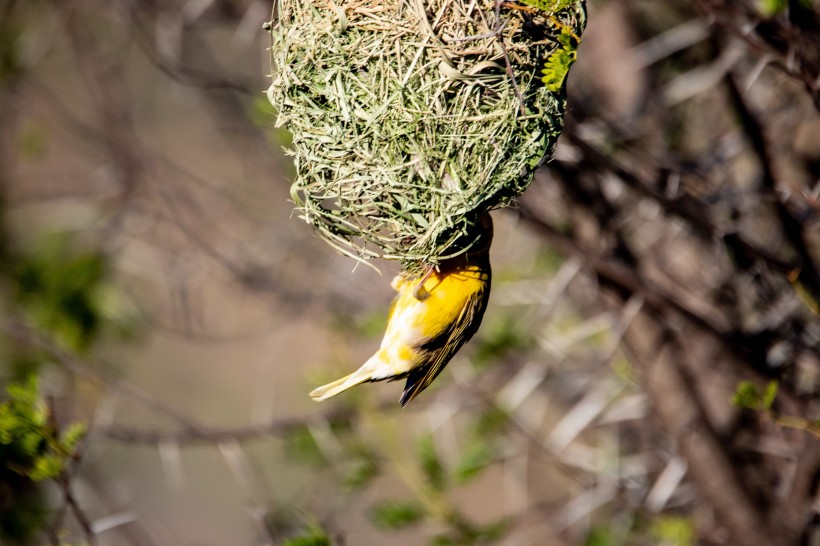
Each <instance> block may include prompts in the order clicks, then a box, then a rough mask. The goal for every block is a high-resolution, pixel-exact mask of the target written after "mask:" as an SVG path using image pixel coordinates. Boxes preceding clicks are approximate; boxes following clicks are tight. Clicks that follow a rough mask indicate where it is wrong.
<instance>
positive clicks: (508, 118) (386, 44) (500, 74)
mask: <svg viewBox="0 0 820 546" xmlns="http://www.w3.org/2000/svg"><path fill="white" fill-rule="evenodd" d="M274 13H275V16H276V17H275V19H274V21H273V24H272V26H271V37H272V43H271V55H272V65H273V69H272V84H271V86H270V89H269V91H268V96H269V98H270V101H271V103H272V104H273V105H274V106H275V107H276V108H277V110H278V115H279V117H278V121H277V125H278V126H285V127H287V128H288V129H289V130H290V131H291V133H292V134H293V144H292V149H291V150H290V153H292V154H293V156H294V159H295V164H296V170H297V177H296V179H295V181H294V182H293V186H292V189H291V196H292V198H293V201H294V202H295V203H296V206H297V210H298V211H299V213H300V216H301V217H302V218H303V219H305V220H306V221H307V222H308V223H310V224H312V225H313V226H314V227H315V228H316V229H317V230H318V232H319V233H320V235H321V236H322V237H323V238H325V239H326V240H327V241H328V242H329V243H330V244H331V245H333V246H334V247H335V248H337V249H338V250H339V251H341V252H343V253H344V254H347V255H350V256H353V257H355V258H359V259H369V258H374V257H381V258H387V259H396V260H401V261H402V262H404V264H405V266H411V267H412V266H414V265H416V266H418V265H420V264H421V263H423V262H427V263H436V262H438V261H440V260H441V259H444V258H447V257H451V256H454V255H457V254H459V253H461V252H463V251H464V250H465V249H464V248H463V247H464V246H465V245H463V244H462V243H460V242H459V243H458V244H457V241H463V240H464V238H463V237H462V236H463V235H464V234H466V233H468V232H469V228H470V226H472V225H473V224H474V223H475V222H477V219H478V218H479V217H480V216H481V215H482V214H484V213H486V212H487V211H489V210H491V209H492V208H496V207H499V206H504V205H506V204H509V203H510V201H512V200H513V199H515V198H516V197H517V196H519V195H520V194H521V193H522V192H523V191H524V189H526V187H527V185H528V184H529V183H530V181H531V180H532V172H533V169H534V167H535V166H536V164H537V163H538V162H539V160H540V159H541V158H542V157H544V156H546V155H549V154H550V153H551V152H552V150H553V148H554V146H555V142H556V140H557V137H558V134H559V133H560V130H561V126H562V118H563V112H564V91H563V87H562V85H563V80H564V76H565V75H566V70H564V73H563V74H558V76H556V77H560V81H559V82H558V83H557V85H556V84H555V82H552V84H550V81H549V77H550V74H549V69H550V63H552V64H553V65H556V59H557V57H556V55H559V54H566V50H567V48H568V47H569V48H571V50H572V51H571V52H570V53H571V54H572V55H573V58H574V47H575V46H576V45H577V37H578V35H580V33H581V30H582V29H583V26H584V23H585V12H584V5H583V2H582V0H527V4H512V3H497V2H496V0H347V1H345V0H336V1H332V0H277V2H276V5H275V12H274ZM562 36H563V37H565V38H566V37H567V36H569V37H570V38H572V39H571V40H567V39H564V40H562ZM557 61H558V64H559V65H560V59H557ZM564 64H566V69H568V68H569V64H571V61H570V63H564ZM556 66H557V65H556ZM560 69H561V67H560V66H558V71H559V72H560ZM467 246H468V245H467Z"/></svg>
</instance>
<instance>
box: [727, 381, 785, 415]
mask: <svg viewBox="0 0 820 546" xmlns="http://www.w3.org/2000/svg"><path fill="white" fill-rule="evenodd" d="M777 390H778V383H777V381H770V382H769V383H768V384H766V387H765V388H764V389H763V390H762V391H761V390H760V389H759V388H758V387H757V386H756V385H755V384H754V383H752V382H751V381H742V382H741V383H740V384H739V385H738V386H737V389H736V390H735V394H734V395H733V396H732V404H733V405H735V406H737V407H739V408H746V409H753V410H759V411H769V410H771V409H772V404H774V400H775V398H776V397H777Z"/></svg>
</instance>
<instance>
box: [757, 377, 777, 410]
mask: <svg viewBox="0 0 820 546" xmlns="http://www.w3.org/2000/svg"><path fill="white" fill-rule="evenodd" d="M778 387H779V384H778V382H777V381H769V383H768V384H766V388H765V389H763V395H762V396H761V400H760V405H761V409H764V410H767V411H768V410H770V409H772V404H774V399H775V397H776V396H777V389H778Z"/></svg>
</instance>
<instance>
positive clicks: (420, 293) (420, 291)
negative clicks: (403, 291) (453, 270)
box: [413, 264, 436, 301]
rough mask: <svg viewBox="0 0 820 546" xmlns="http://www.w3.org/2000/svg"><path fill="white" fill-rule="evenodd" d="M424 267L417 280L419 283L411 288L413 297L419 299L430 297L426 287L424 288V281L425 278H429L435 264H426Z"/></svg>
mask: <svg viewBox="0 0 820 546" xmlns="http://www.w3.org/2000/svg"><path fill="white" fill-rule="evenodd" d="M424 267H425V271H424V275H422V277H421V279H420V280H419V283H418V284H417V285H416V287H415V288H414V289H413V297H414V298H416V299H417V300H419V301H424V300H426V299H427V298H429V297H430V292H428V291H427V289H426V288H424V283H426V282H427V280H428V279H429V278H430V275H432V274H433V271H435V269H436V266H434V265H433V264H427V265H426V266H424Z"/></svg>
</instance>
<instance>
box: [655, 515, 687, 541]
mask: <svg viewBox="0 0 820 546" xmlns="http://www.w3.org/2000/svg"><path fill="white" fill-rule="evenodd" d="M649 532H650V535H651V536H652V538H653V539H654V540H655V542H656V543H658V544H664V545H669V546H692V545H694V544H695V525H694V523H693V522H692V520H691V519H690V518H686V517H680V516H660V517H658V518H657V519H656V520H655V521H654V522H652V526H651V528H650V530H649Z"/></svg>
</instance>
